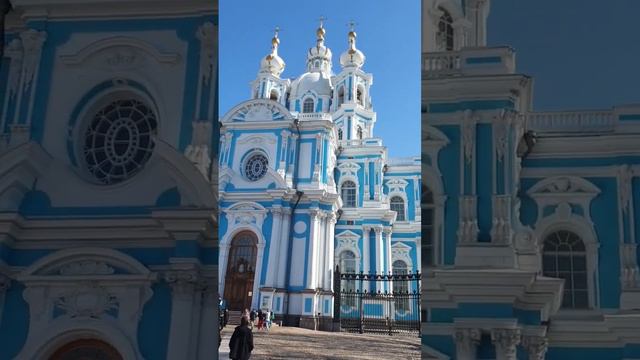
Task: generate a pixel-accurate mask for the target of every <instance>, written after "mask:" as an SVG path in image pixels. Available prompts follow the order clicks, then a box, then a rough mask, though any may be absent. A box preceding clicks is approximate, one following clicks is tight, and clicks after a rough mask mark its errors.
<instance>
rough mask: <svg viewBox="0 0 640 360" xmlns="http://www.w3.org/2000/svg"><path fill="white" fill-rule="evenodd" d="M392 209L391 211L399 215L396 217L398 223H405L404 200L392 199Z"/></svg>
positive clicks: (398, 197)
mask: <svg viewBox="0 0 640 360" xmlns="http://www.w3.org/2000/svg"><path fill="white" fill-rule="evenodd" d="M390 208H391V210H393V211H395V212H396V213H398V215H397V216H396V221H405V219H406V218H405V214H404V199H402V198H401V197H400V196H394V197H392V198H391V204H390Z"/></svg>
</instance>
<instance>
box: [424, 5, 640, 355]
mask: <svg viewBox="0 0 640 360" xmlns="http://www.w3.org/2000/svg"><path fill="white" fill-rule="evenodd" d="M489 4H490V2H489V1H483V0H466V1H464V0H463V1H458V0H424V1H423V24H424V25H423V26H424V27H423V52H424V53H423V59H422V61H423V74H422V79H423V92H422V93H423V109H422V112H423V115H422V116H423V118H422V124H423V135H422V136H423V139H422V141H423V162H424V166H423V171H424V173H423V176H424V183H425V185H426V189H425V191H424V193H423V205H422V206H423V210H422V222H423V238H422V241H423V256H422V265H423V268H424V270H423V308H424V309H426V310H427V316H426V317H425V318H424V319H423V321H424V322H423V327H422V336H423V338H422V339H423V340H422V343H423V354H424V355H426V358H430V359H599V360H607V359H611V360H613V359H640V277H639V270H638V259H639V255H640V252H639V250H638V242H639V241H640V237H639V236H638V231H640V146H638V144H639V143H640V135H639V134H640V106H617V107H614V108H612V109H605V110H599V111H593V110H585V111H563V112H536V111H534V109H533V108H532V96H533V91H532V85H533V79H532V78H531V77H529V76H526V75H523V74H519V73H518V72H517V71H516V67H515V53H514V51H513V49H511V48H509V47H488V46H487V45H486V29H487V26H486V25H487V17H488V14H489ZM595 71H597V69H596V70H595Z"/></svg>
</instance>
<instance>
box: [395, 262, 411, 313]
mask: <svg viewBox="0 0 640 360" xmlns="http://www.w3.org/2000/svg"><path fill="white" fill-rule="evenodd" d="M408 271H409V267H408V266H407V264H406V263H405V262H404V261H402V260H396V261H394V262H393V264H392V272H393V275H405V274H407V272H408ZM393 293H394V299H395V303H396V311H399V312H405V311H408V310H409V283H408V281H403V280H399V279H398V280H394V281H393Z"/></svg>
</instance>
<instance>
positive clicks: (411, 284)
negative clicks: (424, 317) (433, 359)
mask: <svg viewBox="0 0 640 360" xmlns="http://www.w3.org/2000/svg"><path fill="white" fill-rule="evenodd" d="M334 276H335V277H334V318H333V321H334V323H339V326H340V329H341V330H342V331H347V332H357V333H378V334H389V335H393V334H415V335H420V314H421V311H420V305H421V303H420V273H419V272H415V273H411V272H407V273H402V274H364V273H359V274H354V273H341V272H340V268H339V267H336V271H335V275H334ZM337 325H338V324H335V325H334V327H335V326H337Z"/></svg>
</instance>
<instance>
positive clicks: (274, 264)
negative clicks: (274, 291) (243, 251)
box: [264, 207, 282, 287]
mask: <svg viewBox="0 0 640 360" xmlns="http://www.w3.org/2000/svg"><path fill="white" fill-rule="evenodd" d="M271 214H272V219H271V220H272V221H271V223H272V224H271V240H270V244H269V260H268V263H267V279H266V281H265V283H264V286H266V287H275V286H276V276H277V272H278V257H279V255H280V254H279V252H280V244H281V243H282V236H281V232H280V231H281V230H282V208H280V207H274V208H271Z"/></svg>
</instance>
